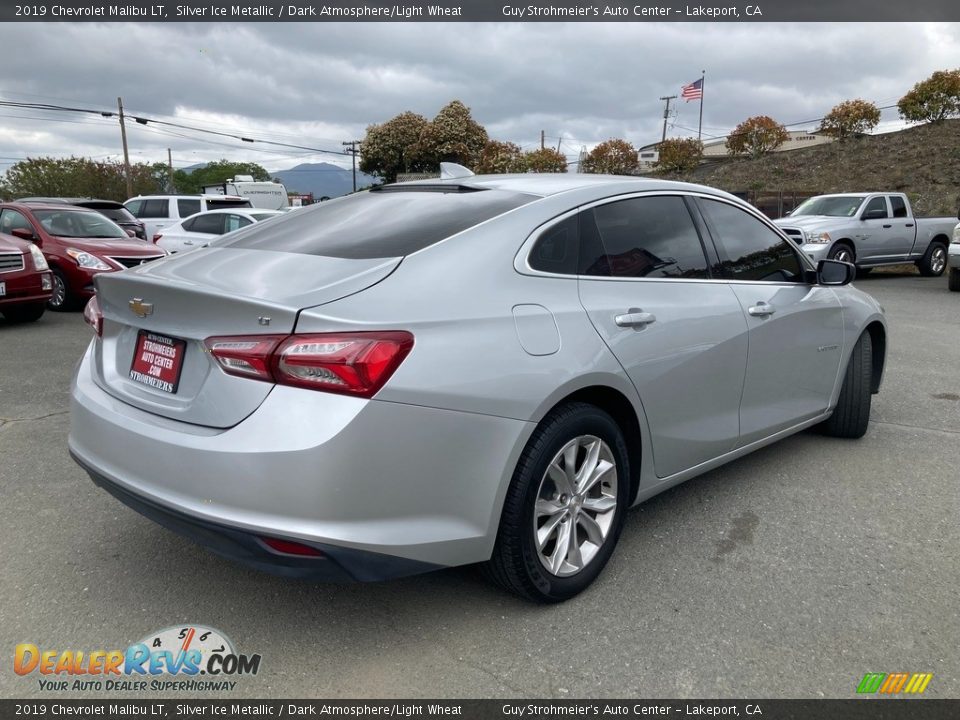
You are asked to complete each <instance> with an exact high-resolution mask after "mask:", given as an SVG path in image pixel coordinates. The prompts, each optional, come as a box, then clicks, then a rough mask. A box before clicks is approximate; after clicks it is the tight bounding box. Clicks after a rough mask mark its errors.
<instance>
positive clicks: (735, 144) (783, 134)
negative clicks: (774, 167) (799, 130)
mask: <svg viewBox="0 0 960 720" xmlns="http://www.w3.org/2000/svg"><path fill="white" fill-rule="evenodd" d="M789 137H790V135H789V134H788V133H787V129H786V128H785V127H784V126H783V125H781V124H780V123H778V122H777V121H776V120H774V119H773V118H771V117H768V116H766V115H757V116H755V117H751V118H747V119H746V120H744V121H743V122H742V123H740V124H739V125H737V127H735V128H734V130H733V132H732V133H730V137H728V138H727V149H728V150H729V151H730V152H731V153H733V154H734V155H749V156H750V157H754V158H758V157H761V156H763V155H766V154H767V153H768V152H770V151H772V150H776V149H777V148H778V147H780V146H781V145H783V143H785V142H786V141H787V138H789Z"/></svg>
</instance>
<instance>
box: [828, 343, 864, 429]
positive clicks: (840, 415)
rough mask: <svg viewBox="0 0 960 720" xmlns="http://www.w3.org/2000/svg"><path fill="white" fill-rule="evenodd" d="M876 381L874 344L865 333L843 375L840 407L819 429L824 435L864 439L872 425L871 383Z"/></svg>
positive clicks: (839, 400) (854, 349)
mask: <svg viewBox="0 0 960 720" xmlns="http://www.w3.org/2000/svg"><path fill="white" fill-rule="evenodd" d="M872 379H873V341H872V339H871V338H870V333H869V332H864V333H863V335H861V336H860V339H859V340H857V344H856V345H854V346H853V352H852V353H851V354H850V360H849V361H847V370H846V372H845V373H844V375H843V385H842V386H841V387H840V397H839V398H838V399H837V407H836V408H835V409H834V411H833V415H831V416H830V418H829V419H828V420H825V421H823V422H822V423H820V425H819V426H818V427H819V428H820V430H821V431H822V432H823V433H824V435H832V436H833V437H842V438H861V437H863V436H864V434H865V433H866V432H867V424H868V423H869V422H870V395H871V390H870V383H871V380H872Z"/></svg>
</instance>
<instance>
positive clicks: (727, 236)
mask: <svg viewBox="0 0 960 720" xmlns="http://www.w3.org/2000/svg"><path fill="white" fill-rule="evenodd" d="M700 207H701V208H703V211H704V214H705V215H706V218H707V221H708V222H709V224H710V232H711V233H712V234H713V235H714V236H715V237H716V239H717V241H718V243H719V244H720V247H718V248H717V250H719V251H720V254H721V260H722V261H721V267H722V269H723V275H724V277H727V278H730V279H732V280H753V281H767V282H801V281H802V280H803V269H802V267H801V265H800V260H799V259H798V258H797V255H796V253H795V252H794V250H793V248H792V247H791V243H789V242H787V241H786V240H784V239H783V238H781V237H780V236H779V235H778V234H777V233H776V232H774V231H773V230H771V229H770V228H769V227H767V226H766V225H765V224H764V223H762V222H760V220H758V219H757V218H755V217H754V216H753V215H751V214H750V213H748V212H746V211H745V210H741V209H740V208H738V207H734V206H733V205H729V204H727V203H724V202H719V201H717V200H706V199H701V200H700Z"/></svg>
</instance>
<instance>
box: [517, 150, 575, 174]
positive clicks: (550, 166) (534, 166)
mask: <svg viewBox="0 0 960 720" xmlns="http://www.w3.org/2000/svg"><path fill="white" fill-rule="evenodd" d="M523 161H524V164H525V165H526V167H527V172H535V173H563V172H566V171H567V159H566V158H565V157H564V156H563V155H562V154H561V153H560V152H558V151H556V150H554V149H553V148H542V149H540V150H531V151H530V152H527V153H524V155H523Z"/></svg>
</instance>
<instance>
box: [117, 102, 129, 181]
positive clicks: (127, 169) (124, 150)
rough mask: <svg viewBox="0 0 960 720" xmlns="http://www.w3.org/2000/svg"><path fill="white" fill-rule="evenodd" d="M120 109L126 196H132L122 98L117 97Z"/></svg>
mask: <svg viewBox="0 0 960 720" xmlns="http://www.w3.org/2000/svg"><path fill="white" fill-rule="evenodd" d="M117 110H119V111H120V139H121V140H123V170H124V172H125V173H126V176H127V197H128V198H129V197H133V178H131V177H130V152H129V151H128V150H127V126H126V125H124V124H123V100H122V99H121V98H117Z"/></svg>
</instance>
